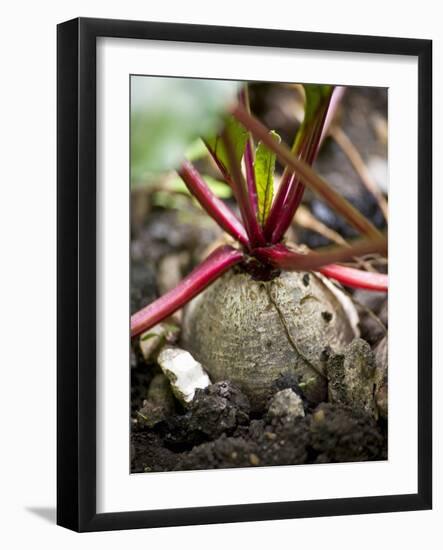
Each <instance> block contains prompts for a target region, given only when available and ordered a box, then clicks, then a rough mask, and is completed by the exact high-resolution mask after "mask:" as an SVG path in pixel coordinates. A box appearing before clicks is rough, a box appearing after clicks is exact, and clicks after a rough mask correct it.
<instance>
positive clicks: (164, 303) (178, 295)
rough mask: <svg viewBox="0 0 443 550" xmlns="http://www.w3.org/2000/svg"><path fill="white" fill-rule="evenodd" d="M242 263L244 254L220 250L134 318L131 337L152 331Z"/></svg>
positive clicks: (215, 251)
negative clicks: (216, 280) (151, 329)
mask: <svg viewBox="0 0 443 550" xmlns="http://www.w3.org/2000/svg"><path fill="white" fill-rule="evenodd" d="M242 259H243V252H241V251H239V250H236V249H235V248H232V246H228V245H225V246H220V247H219V248H217V249H216V250H214V252H212V253H211V254H210V255H209V256H208V257H207V258H206V259H205V260H204V261H203V262H202V263H201V264H200V265H199V266H197V267H196V268H195V269H194V270H193V271H191V273H190V274H189V275H188V276H187V277H185V278H184V279H183V281H181V283H180V284H178V285H177V286H176V287H175V288H173V289H172V290H170V291H169V292H167V293H166V294H164V295H163V296H161V298H159V299H158V300H156V301H155V302H152V304H149V305H148V306H146V307H144V308H143V309H141V310H140V311H138V312H137V313H134V315H132V317H131V337H134V336H137V335H139V334H141V333H142V332H145V331H146V330H148V329H150V328H152V327H153V326H154V325H156V324H157V323H159V322H160V321H163V319H166V317H169V316H170V315H172V314H173V313H174V312H175V311H177V310H178V309H180V308H181V307H183V306H184V305H185V304H187V303H188V302H189V301H190V300H192V298H194V297H195V296H197V294H200V292H202V291H203V290H204V289H205V288H206V287H207V286H209V285H210V284H211V283H212V282H214V281H215V279H217V278H218V277H220V276H221V275H223V273H225V272H226V271H227V270H228V269H229V268H231V267H232V266H233V265H235V264H238V263H239V262H240V261H241V260H242Z"/></svg>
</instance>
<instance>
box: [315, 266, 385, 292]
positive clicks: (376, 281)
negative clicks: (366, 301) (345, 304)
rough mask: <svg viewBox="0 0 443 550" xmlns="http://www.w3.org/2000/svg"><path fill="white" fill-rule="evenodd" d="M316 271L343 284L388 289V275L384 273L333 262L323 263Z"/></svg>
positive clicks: (368, 288)
mask: <svg viewBox="0 0 443 550" xmlns="http://www.w3.org/2000/svg"><path fill="white" fill-rule="evenodd" d="M318 271H320V273H322V274H323V275H325V276H326V277H328V278H330V279H335V280H336V281H338V282H339V283H342V284H343V285H345V286H350V287H353V288H363V289H366V290H379V291H382V292H387V291H388V276H387V275H385V274H384V273H372V272H370V271H361V270H360V269H354V268H352V267H346V266H344V265H335V264H331V265H325V266H324V267H322V268H321V269H319V270H318Z"/></svg>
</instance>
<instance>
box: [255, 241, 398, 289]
mask: <svg viewBox="0 0 443 550" xmlns="http://www.w3.org/2000/svg"><path fill="white" fill-rule="evenodd" d="M385 251H386V241H385V239H378V240H372V241H368V240H364V241H363V240H362V241H360V242H358V243H354V244H352V245H351V246H349V247H346V248H344V247H333V248H328V249H327V250H326V251H320V252H309V253H307V254H300V253H299V252H295V251H293V250H290V249H289V248H287V247H286V246H285V245H283V244H281V243H280V244H276V245H274V246H270V247H267V248H257V249H256V250H255V251H254V255H255V256H257V257H258V258H259V259H260V260H262V261H264V262H267V263H270V264H271V265H273V266H274V267H278V268H280V269H284V270H286V271H320V272H321V273H323V274H324V275H326V276H327V277H331V278H333V279H336V280H337V281H340V282H342V283H343V284H346V285H348V286H352V287H356V288H366V289H370V290H385V291H387V288H388V277H387V275H384V274H382V273H371V272H368V271H361V270H359V269H354V268H351V267H345V266H340V265H335V264H333V262H343V261H347V260H350V259H352V258H354V257H356V256H361V255H364V254H369V253H372V252H382V253H383V252H385Z"/></svg>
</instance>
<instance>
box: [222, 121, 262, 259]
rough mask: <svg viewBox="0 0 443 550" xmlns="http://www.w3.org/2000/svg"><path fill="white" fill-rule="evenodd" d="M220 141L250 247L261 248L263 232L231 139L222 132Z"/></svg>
mask: <svg viewBox="0 0 443 550" xmlns="http://www.w3.org/2000/svg"><path fill="white" fill-rule="evenodd" d="M222 139H223V142H224V146H225V149H226V154H227V156H228V161H229V169H230V174H231V179H232V183H233V192H234V196H235V198H236V200H237V204H238V207H239V208H240V213H241V216H242V220H243V223H244V226H245V228H246V232H247V234H248V237H249V240H250V242H251V247H252V248H255V247H257V246H263V245H264V244H265V239H264V236H263V231H262V228H261V227H260V224H259V222H258V220H257V216H256V214H255V213H254V210H253V208H252V203H251V201H250V200H249V196H248V192H247V188H246V182H245V179H244V177H243V174H242V171H241V166H240V163H238V162H237V159H236V157H235V152H234V147H233V144H232V141H231V138H230V137H229V135H228V133H227V132H225V131H224V132H223V133H222Z"/></svg>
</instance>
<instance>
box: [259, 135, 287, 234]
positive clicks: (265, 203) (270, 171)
mask: <svg viewBox="0 0 443 550" xmlns="http://www.w3.org/2000/svg"><path fill="white" fill-rule="evenodd" d="M270 133H271V135H272V136H273V137H274V138H275V139H276V140H277V141H278V143H280V141H281V139H280V136H279V135H278V134H277V133H276V132H270ZM274 171H275V154H274V153H272V152H271V151H270V150H269V149H268V148H267V147H266V146H265V145H263V143H262V142H259V144H258V146H257V149H256V151H255V162H254V173H255V185H256V188H257V201H258V221H259V222H260V223H261V224H262V225H264V223H265V222H266V219H267V217H268V214H269V211H270V210H271V205H272V199H273V197H274Z"/></svg>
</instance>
